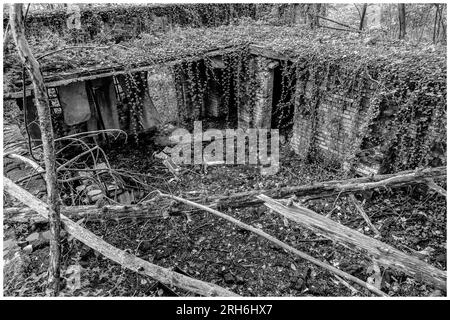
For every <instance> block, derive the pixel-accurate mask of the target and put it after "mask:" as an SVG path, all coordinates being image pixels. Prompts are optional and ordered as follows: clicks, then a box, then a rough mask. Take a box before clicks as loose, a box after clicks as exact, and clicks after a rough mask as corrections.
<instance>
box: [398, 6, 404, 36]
mask: <svg viewBox="0 0 450 320" xmlns="http://www.w3.org/2000/svg"><path fill="white" fill-rule="evenodd" d="M398 24H399V27H400V32H399V34H398V38H399V39H400V40H403V39H405V36H406V5H405V4H404V3H399V4H398Z"/></svg>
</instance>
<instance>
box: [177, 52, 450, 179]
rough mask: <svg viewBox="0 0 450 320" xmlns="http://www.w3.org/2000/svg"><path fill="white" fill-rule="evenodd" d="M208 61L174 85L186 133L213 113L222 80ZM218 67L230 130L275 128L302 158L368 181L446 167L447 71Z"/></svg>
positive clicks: (394, 64)
mask: <svg viewBox="0 0 450 320" xmlns="http://www.w3.org/2000/svg"><path fill="white" fill-rule="evenodd" d="M416 59H417V58H416ZM205 61H208V59H205V60H203V61H202V62H201V63H188V64H186V65H185V66H184V67H183V68H184V69H183V70H184V71H183V72H182V76H178V79H179V82H178V84H179V85H178V88H183V90H182V91H180V89H179V90H178V91H180V93H181V94H179V96H180V97H181V98H180V99H181V100H180V104H179V106H181V108H184V109H180V110H182V111H181V112H180V115H181V116H182V117H184V118H183V120H182V122H183V123H185V124H188V123H189V122H191V121H192V120H200V119H204V118H205V117H206V116H207V114H208V109H209V108H210V107H211V106H210V103H208V99H207V95H208V92H209V91H210V89H211V87H210V85H208V83H209V82H208V81H209V80H208V79H212V78H216V77H218V71H217V69H214V68H213V67H212V66H211V65H209V64H208V63H207V62H205ZM222 61H223V64H224V67H223V68H222V69H221V72H220V77H218V78H220V80H218V82H216V84H218V85H219V86H220V89H219V90H218V95H219V96H218V98H219V99H220V110H222V111H221V112H220V114H221V115H223V119H224V120H225V119H226V120H230V119H231V118H233V117H234V116H235V113H236V119H235V121H234V122H228V124H229V125H232V126H238V127H241V128H250V127H256V128H270V127H271V128H278V129H280V132H281V133H282V134H283V135H284V136H285V137H286V138H288V140H289V141H290V143H291V147H292V148H293V150H294V151H295V152H297V153H298V154H299V156H301V157H302V158H304V159H310V160H311V159H314V160H323V161H326V162H328V163H333V164H338V165H340V166H342V167H344V168H347V169H348V168H356V169H357V170H358V171H361V172H363V173H366V174H368V173H374V172H393V171H399V170H405V169H414V168H417V167H425V166H437V165H444V164H445V163H446V159H445V157H446V143H445V139H446V138H445V135H446V120H445V103H446V83H445V72H446V69H445V66H444V65H443V64H442V60H440V59H436V60H435V61H428V63H423V64H419V67H411V66H412V65H413V64H410V63H409V62H410V60H409V59H407V60H398V59H397V60H392V61H390V60H385V61H383V62H382V63H380V64H379V65H374V66H367V65H364V66H362V67H360V68H351V66H350V65H348V64H339V61H332V60H326V59H323V60H320V59H318V60H316V61H315V60H314V59H313V58H312V57H306V56H305V57H300V58H299V59H297V60H290V61H285V60H277V59H272V58H268V57H263V56H260V55H255V54H253V53H252V52H251V50H249V49H248V48H242V49H239V50H236V51H234V52H232V53H227V54H224V55H223V56H222ZM189 65H190V66H189ZM420 66H422V67H420ZM178 68H179V67H178ZM392 68H393V69H392ZM180 70H181V69H180ZM393 70H394V71H395V72H394V73H393V72H392V71H393ZM430 70H434V72H432V73H431V74H428V73H427V72H430ZM425 74H426V75H425ZM275 91H278V93H277V94H275V93H274V92H275ZM182 96H183V97H182ZM216 107H217V106H216ZM387 164H389V165H387Z"/></svg>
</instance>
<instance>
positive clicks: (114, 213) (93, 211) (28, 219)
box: [3, 203, 162, 223]
mask: <svg viewBox="0 0 450 320" xmlns="http://www.w3.org/2000/svg"><path fill="white" fill-rule="evenodd" d="M61 214H64V215H65V216H66V217H68V218H69V219H72V220H79V219H83V218H85V219H86V221H90V222H93V221H106V220H115V221H120V220H123V219H149V218H158V217H162V215H161V214H160V213H159V212H157V211H155V205H154V204H152V203H143V204H137V205H105V206H104V207H101V208H99V207H97V206H95V205H90V206H65V207H61ZM3 219H4V221H9V222H20V223H42V222H47V219H46V218H45V217H43V216H42V215H39V214H38V213H37V212H36V211H35V210H33V209H32V208H29V207H23V208H5V209H4V210H3Z"/></svg>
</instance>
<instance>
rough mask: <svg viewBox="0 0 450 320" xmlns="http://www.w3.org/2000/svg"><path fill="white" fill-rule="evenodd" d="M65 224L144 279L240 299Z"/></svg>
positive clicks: (31, 202)
mask: <svg viewBox="0 0 450 320" xmlns="http://www.w3.org/2000/svg"><path fill="white" fill-rule="evenodd" d="M3 187H4V190H5V191H6V192H8V193H9V194H10V195H11V196H13V197H14V198H16V199H17V200H19V201H21V202H22V203H24V204H25V205H27V206H28V207H30V208H31V209H33V210H34V211H36V212H38V213H39V214H40V215H41V216H43V217H44V218H48V214H49V209H48V207H47V205H46V204H45V203H44V202H42V201H41V200H39V199H37V198H36V197H34V196H33V195H32V194H30V193H29V192H28V191H26V190H24V189H22V188H21V187H19V186H18V185H16V184H14V183H13V182H12V181H11V180H10V179H8V178H6V177H5V178H4V179H3ZM61 222H62V223H63V225H64V228H65V229H66V231H67V232H68V233H69V234H70V235H72V236H73V237H74V238H75V239H77V240H79V241H81V242H82V243H84V244H85V245H87V246H88V247H90V248H92V249H94V250H96V251H98V252H100V253H101V254H102V255H104V256H105V257H107V258H109V259H111V260H112V261H114V262H116V263H118V264H120V265H122V266H123V267H125V268H127V269H129V270H131V271H134V272H137V273H139V274H141V275H143V276H149V277H152V278H153V279H155V280H157V281H159V282H161V283H164V284H166V285H169V286H176V287H179V288H181V289H184V290H188V291H190V292H194V293H196V294H200V295H203V296H238V295H237V294H235V293H233V292H231V291H228V290H226V289H224V288H222V287H220V286H218V285H216V284H212V283H207V282H204V281H201V280H197V279H193V278H190V277H187V276H184V275H182V274H179V273H176V272H173V271H170V270H167V269H166V268H162V267H160V266H157V265H155V264H152V263H150V262H148V261H145V260H143V259H141V258H139V257H136V256H135V255H132V254H130V253H128V252H125V251H123V250H121V249H118V248H116V247H114V246H112V245H110V244H109V243H107V242H105V241H104V240H102V239H101V238H100V237H98V236H96V235H95V234H93V233H92V232H90V231H89V230H86V229H84V228H83V227H81V226H79V225H78V224H76V223H75V222H73V221H72V220H70V219H69V218H67V217H66V216H64V215H61Z"/></svg>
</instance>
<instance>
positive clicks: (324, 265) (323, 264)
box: [160, 193, 387, 296]
mask: <svg viewBox="0 0 450 320" xmlns="http://www.w3.org/2000/svg"><path fill="white" fill-rule="evenodd" d="M160 194H161V196H163V197H167V198H170V199H173V200H176V201H179V202H181V203H184V204H187V205H189V206H192V207H195V208H199V209H202V210H205V211H207V212H210V213H212V214H214V215H216V216H218V217H220V218H223V219H225V220H227V221H229V222H231V223H234V224H235V225H237V226H239V227H241V228H242V229H245V230H248V231H250V232H253V233H255V234H257V235H259V236H260V237H263V238H264V239H266V240H268V241H270V242H272V243H274V244H276V245H278V246H280V247H281V248H283V249H285V250H287V251H289V252H291V253H293V254H295V255H297V256H299V257H301V258H303V259H305V260H308V261H310V262H312V263H314V264H315V265H318V266H320V267H322V268H324V269H326V270H328V271H331V272H332V273H334V274H337V275H339V276H341V277H343V278H346V279H348V280H350V281H352V282H355V283H357V284H359V285H360V286H362V287H364V288H367V289H368V290H370V291H372V292H373V293H375V294H376V295H379V296H387V295H386V294H385V293H384V292H382V291H381V290H379V289H377V288H375V287H374V286H372V285H370V284H368V283H366V282H364V281H362V280H361V279H358V278H356V277H354V276H352V275H350V274H348V273H346V272H344V271H341V270H339V269H337V268H335V267H333V266H331V265H329V264H328V263H326V262H322V261H320V260H318V259H316V258H314V257H312V256H310V255H308V254H306V253H304V252H302V251H299V250H297V249H295V248H293V247H291V246H289V245H287V244H286V243H284V242H282V241H280V240H278V239H277V238H275V237H273V236H271V235H269V234H267V233H265V232H264V231H262V230H260V229H257V228H255V227H252V226H249V225H248V224H245V223H243V222H241V221H239V220H237V219H235V218H233V217H230V216H228V215H226V214H224V213H222V212H219V211H217V210H214V209H211V208H209V207H206V206H204V205H201V204H198V203H195V202H192V201H189V200H186V199H183V198H180V197H177V196H173V195H169V194H163V193H160Z"/></svg>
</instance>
